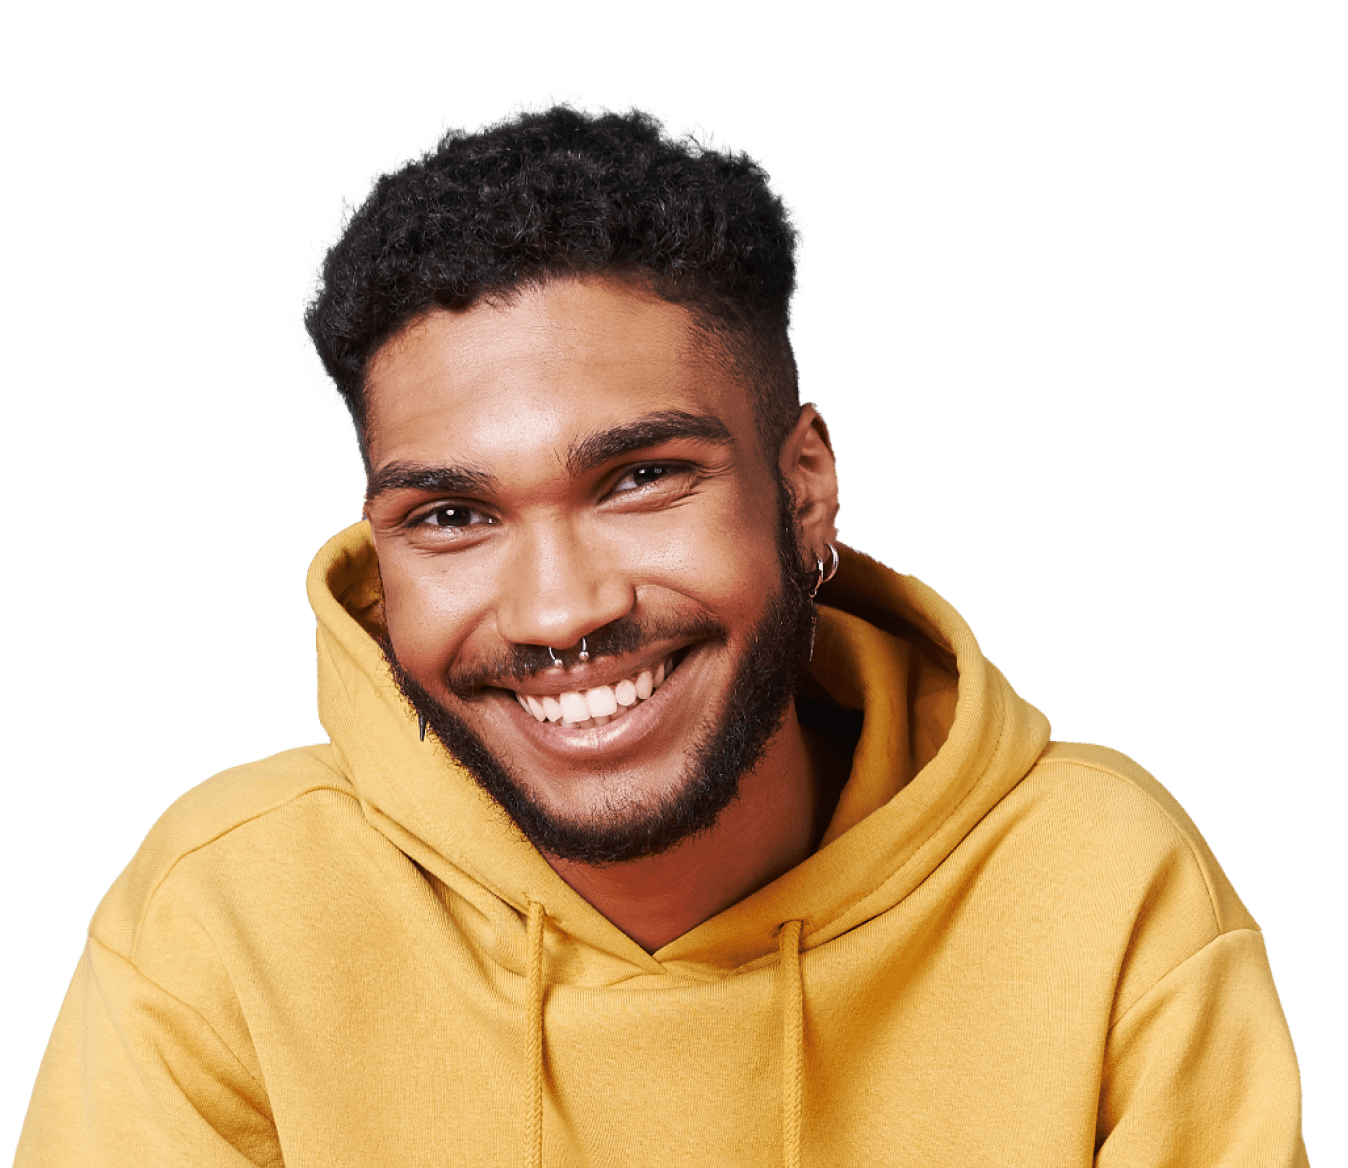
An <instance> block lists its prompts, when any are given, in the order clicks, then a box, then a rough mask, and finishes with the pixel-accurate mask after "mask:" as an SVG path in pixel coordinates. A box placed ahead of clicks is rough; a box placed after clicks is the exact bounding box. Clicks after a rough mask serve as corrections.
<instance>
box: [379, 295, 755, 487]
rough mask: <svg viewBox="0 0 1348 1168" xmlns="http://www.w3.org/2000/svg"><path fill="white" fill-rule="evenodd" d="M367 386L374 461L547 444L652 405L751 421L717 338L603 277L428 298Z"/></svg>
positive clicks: (504, 452)
mask: <svg viewBox="0 0 1348 1168" xmlns="http://www.w3.org/2000/svg"><path fill="white" fill-rule="evenodd" d="M367 392H368V394H369V401H368V420H369V442H370V455H371V463H372V465H373V466H374V467H375V468H378V467H379V466H381V465H383V464H385V463H388V462H390V461H394V460H401V459H412V460H417V461H426V460H442V459H444V458H445V457H447V456H452V457H453V458H455V459H456V460H460V461H464V460H466V461H478V462H482V461H490V462H496V461H498V460H501V459H509V458H511V457H512V456H518V457H521V458H533V459H537V458H538V457H540V456H542V455H544V452H552V453H554V454H556V455H558V456H560V455H561V454H562V452H564V450H565V449H566V447H567V446H568V445H570V444H572V443H573V442H574V441H575V440H576V438H577V436H578V435H583V434H585V433H588V432H593V431H597V430H602V429H604V428H606V427H612V426H617V425H621V424H623V422H624V421H626V420H628V419H630V418H633V417H636V416H640V415H642V414H646V413H651V412H655V411H668V410H680V411H684V412H688V413H693V414H709V415H711V416H714V417H717V418H719V419H720V420H721V421H723V422H724V423H725V425H726V427H727V428H728V429H730V431H731V433H732V434H734V435H736V437H737V438H745V437H747V435H748V428H751V427H752V424H753V422H752V408H751V406H750V403H749V401H748V395H747V393H746V392H745V390H744V388H743V386H742V385H741V383H740V382H739V380H738V379H737V378H736V377H735V375H734V368H733V364H732V362H731V360H730V359H729V358H728V356H727V354H726V353H725V352H724V350H723V349H722V347H721V345H720V344H719V342H715V341H713V340H710V339H708V338H707V337H706V336H705V334H703V333H702V332H701V331H700V330H699V329H698V328H697V327H696V324H695V322H694V319H693V317H692V315H691V314H690V313H689V312H688V311H687V310H686V309H684V308H681V307H679V306H677V305H673V304H669V303H668V302H666V301H663V300H660V299H658V298H657V297H654V296H650V295H648V294H645V293H643V292H641V291H638V290H635V289H633V288H631V287H629V286H627V285H625V284H622V283H620V282H617V281H609V280H584V281H577V280H566V281H558V282H554V283H550V284H548V285H545V286H543V287H530V288H526V289H523V290H521V291H520V292H519V293H518V294H517V295H516V296H515V297H513V298H512V299H511V300H510V301H509V302H507V303H503V304H491V303H482V304H478V305H475V306H474V307H472V308H470V309H467V310H463V311H451V310H447V309H446V310H436V311H434V312H432V313H430V314H428V315H427V316H425V317H423V318H421V319H420V320H418V321H416V322H415V323H413V324H412V325H410V326H408V327H407V328H406V329H404V330H403V331H402V332H401V333H399V334H398V335H397V336H396V337H394V338H393V339H392V340H391V341H389V342H388V343H387V344H386V345H385V346H384V347H383V348H382V349H381V350H380V351H379V352H378V353H377V354H376V355H375V358H374V360H373V361H372V362H371V366H370V372H369V376H368V378H367Z"/></svg>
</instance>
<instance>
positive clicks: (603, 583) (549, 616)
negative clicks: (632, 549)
mask: <svg viewBox="0 0 1348 1168" xmlns="http://www.w3.org/2000/svg"><path fill="white" fill-rule="evenodd" d="M635 602H636V590H635V588H634V586H633V584H632V581H631V579H630V576H629V575H628V573H627V572H626V570H625V569H624V567H623V565H622V563H621V559H620V557H618V556H616V555H615V554H613V552H612V551H611V550H610V549H609V548H607V547H606V545H605V544H604V543H603V542H602V541H595V540H593V539H586V538H585V535H584V533H583V532H582V531H578V530H577V529H576V527H575V526H574V525H570V524H565V523H556V522H554V523H551V524H548V525H546V526H544V525H540V526H539V528H537V529H535V530H527V531H526V530H521V529H517V530H516V532H515V538H514V539H513V540H512V547H511V554H510V556H509V557H508V559H507V562H506V563H505V564H504V565H503V572H502V581H501V591H500V595H499V599H498V601H497V606H496V624H497V630H498V631H499V632H500V634H501V636H502V637H504V638H505V639H506V640H508V641H510V642H512V643H513V644H517V645H541V646H547V647H551V648H554V649H569V648H571V647H572V646H573V645H578V644H579V643H580V639H581V638H582V637H586V636H589V635H590V634H592V633H593V632H594V631H595V630H596V629H599V628H602V627H603V626H604V625H607V624H610V623H611V622H613V621H615V620H617V619H618V618H619V617H621V616H625V615H626V614H627V613H629V612H630V611H631V610H632V606H633V605H634V604H635Z"/></svg>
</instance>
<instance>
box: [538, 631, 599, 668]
mask: <svg viewBox="0 0 1348 1168" xmlns="http://www.w3.org/2000/svg"><path fill="white" fill-rule="evenodd" d="M548 656H549V657H551V658H552V664H553V665H554V666H556V667H558V668H561V664H562V662H561V660H560V659H559V658H558V656H557V654H556V653H555V652H553V649H552V646H551V645H549V646H548ZM589 659H590V648H589V646H588V645H586V643H585V638H584V637H581V639H580V652H579V653H577V654H576V660H577V661H588V660H589Z"/></svg>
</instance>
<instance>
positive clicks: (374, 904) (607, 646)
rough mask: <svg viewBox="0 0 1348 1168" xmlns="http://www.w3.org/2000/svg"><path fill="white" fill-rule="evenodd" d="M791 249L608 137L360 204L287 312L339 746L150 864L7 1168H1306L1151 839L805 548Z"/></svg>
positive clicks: (314, 580) (482, 166)
mask: <svg viewBox="0 0 1348 1168" xmlns="http://www.w3.org/2000/svg"><path fill="white" fill-rule="evenodd" d="M793 245H794V237H793V234H792V231H791V229H790V227H789V224H788V222H787V219H786V216H785V213H784V211H783V208H782V206H781V204H780V202H779V201H778V200H777V199H776V198H775V197H774V196H773V195H772V194H771V193H770V191H769V190H768V188H767V186H766V181H765V177H764V175H763V174H762V172H761V171H760V170H759V169H758V168H757V167H756V166H754V164H752V163H751V162H749V161H748V160H747V159H744V158H742V157H737V156H733V155H722V154H717V153H714V152H709V151H700V150H697V149H695V148H693V147H690V146H686V145H683V144H679V143H673V142H670V141H667V140H665V139H664V138H662V137H661V135H660V132H659V128H658V127H657V126H656V125H655V124H654V123H652V122H651V121H650V120H649V119H646V118H644V117H642V116H640V115H631V116H628V117H615V116H605V117H600V118H586V117H583V116H581V115H578V114H576V113H574V112H572V111H569V110H565V109H558V110H553V111H550V112H549V113H546V114H541V115H531V116H526V117H522V118H520V119H518V120H516V121H514V122H511V123H507V124H504V125H502V126H499V127H496V128H494V129H492V130H489V131H486V132H484V133H481V134H477V135H469V136H465V135H458V134H451V135H450V136H448V137H447V138H446V139H445V140H444V141H443V142H442V143H441V145H440V147H439V149H438V150H437V151H436V152H434V153H433V154H431V155H429V156H427V158H425V159H424V160H422V161H421V162H419V163H416V164H414V165H412V166H409V167H407V168H406V169H405V170H403V171H402V172H400V173H398V174H395V175H392V176H389V177H386V178H385V179H383V180H381V182H380V183H379V184H378V185H377V187H376V189H375V191H374V193H373V194H372V195H371V197H370V199H369V201H368V202H367V203H366V205H365V206H364V207H363V208H362V209H361V210H360V211H359V212H358V213H357V214H356V216H355V217H354V218H353V219H352V221H351V223H350V224H349V226H348V227H347V230H346V232H345V234H344V236H343V238H342V240H341V241H340V242H339V243H338V244H337V246H336V247H335V248H334V249H333V251H332V252H331V253H330V254H329V256H328V259H327V262H326V265H325V268H324V274H323V287H322V290H321V292H320V294H319V296H318V298H317V300H316V301H315V303H314V305H313V307H312V308H311V311H310V314H309V317H308V325H309V330H310V333H311V335H312V336H313V338H314V340H315V342H316V344H317V346H318V349H319V352H320V355H321V356H322V358H323V361H324V364H325V366H326V367H327V369H328V371H329V372H330V373H331V374H332V376H333V377H334V379H335V380H336V382H337V385H338V388H339V390H340V391H341V392H342V393H343V395H344V397H345V398H346V400H347V402H348V404H349V406H350V408H351V411H352V415H353V417H354V419H355V421H356V427H357V433H358V436H359V439H360V447H361V452H362V455H363V457H364V459H365V463H366V467H367V471H368V491H367V499H366V508H365V514H366V520H367V522H366V523H363V524H361V525H358V526H357V527H355V528H352V529H351V530H349V531H346V532H343V533H342V534H341V535H339V536H338V537H336V538H335V539H334V540H333V541H332V542H330V543H329V544H328V545H327V546H326V547H325V548H324V549H323V550H322V551H321V552H320V553H319V556H318V558H317V559H316V561H315V563H314V566H313V569H312V570H311V574H310V579H309V586H310V594H311V598H312V600H313V604H314V608H315V611H316V612H317V615H318V620H319V642H318V648H319V674H320V677H319V687H320V688H319V695H320V706H321V711H322V716H323V721H324V725H325V726H326V727H327V729H328V730H329V732H330V734H331V736H332V742H331V743H330V744H329V745H325V746H321V747H312V748H308V749H304V750H299V751H294V752H290V753H288V754H284V755H280V756H278V757H276V758H273V759H269V760H266V761H265V762H262V763H257V764H253V765H251V766H247V767H243V768H240V769H239V770H236V771H231V772H227V773H226V774H224V775H221V776H217V777H216V778H215V779H213V780H211V781H210V782H208V783H206V784H204V785H203V786H201V787H199V788H197V789H196V790H195V791H193V792H191V793H189V794H188V795H187V796H185V797H184V799H183V800H181V801H180V802H179V803H178V804H177V805H175V807H174V808H173V809H172V810H171V811H170V812H169V813H168V814H167V815H166V816H165V817H164V819H163V820H161V822H160V823H159V824H158V825H157V826H156V828H155V829H154V831H153V832H152V833H151V835H150V837H149V839H148V840H147V841H146V844H145V845H144V847H143V848H142V850H141V852H140V853H139V854H138V856H137V857H136V859H135V860H134V861H133V863H132V864H131V866H130V867H129V868H128V869H127V871H126V873H124V874H123V876H122V877H121V879H120V880H119V881H118V883H117V884H116V885H115V886H114V888H113V890H112V891H111V892H110V893H109V895H108V897H107V898H106V899H105V901H104V903H103V905H102V906H101V907H100V909H99V911H98V914H97V915H96V917H95V919H94V922H93V924H92V926H91V930H90V940H89V945H88V948H87V950H86V954H85V957H84V958H83V960H82V962H81V964H80V967H79V970H78V972H77V974H76V978H75V982H74V985H73V986H72V989H71V991H70V995H69V997H68V999H67V1001H66V1004H65V1007H64V1009H63V1011H62V1015H61V1018H60V1020H59V1021H58V1024H57V1028H56V1032H55V1034H54V1036H53V1039H52V1043H51V1046H50V1048H49V1050H48V1053H47V1056H46V1059H45V1060H44V1063H43V1068H42V1071H41V1073H40V1076H39V1080H38V1085H37V1088H36V1090H35V1093H34V1099H33V1104H32V1107H31V1109H30V1112H29V1118H28V1122H27V1125H26V1127H25V1130H24V1135H23V1138H22V1141H21V1144H20V1151H19V1162H20V1163H21V1164H64V1163H72V1164H73V1163H79V1164H116V1163H122V1162H126V1163H135V1164H146V1163H149V1164H161V1163H164V1164H167V1163H182V1164H194V1165H215V1164H220V1165H224V1164H244V1163H254V1164H266V1165H274V1164H282V1163H284V1164H286V1165H289V1166H291V1168H294V1166H296V1165H324V1166H328V1165H341V1164H351V1165H356V1164H360V1165H368V1164H383V1163H388V1164H397V1165H400V1166H404V1165H423V1164H424V1165H431V1164H436V1165H440V1164H446V1163H450V1164H474V1165H479V1164H480V1165H496V1164H525V1165H530V1164H532V1165H542V1164H556V1165H561V1164H614V1165H642V1164H661V1165H666V1164H686V1165H693V1164H708V1163H725V1164H779V1163H785V1164H789V1165H800V1164H896V1165H897V1164H904V1165H932V1164H950V1165H961V1166H963V1165H971V1164H996V1165H999V1166H1000V1165H1008V1164H1023V1165H1046V1164H1053V1165H1069V1164H1080V1165H1088V1164H1097V1165H1100V1166H1102V1168H1110V1166H1115V1168H1117V1166H1124V1165H1127V1166H1129V1168H1142V1166H1151V1165H1162V1164H1185V1165H1194V1164H1221V1163H1248V1164H1260V1165H1293V1164H1303V1163H1305V1153H1304V1150H1303V1148H1302V1144H1301V1138H1300V1132H1299V1103H1298V1081H1297V1071H1296V1063H1295V1059H1294V1056H1293V1053H1292V1049H1291V1044H1290V1040H1289V1038H1288V1036H1287V1032H1286V1027H1285V1024H1284V1023H1283V1020H1282V1016H1281V1012H1280V1009H1279V1007H1278V1003H1277V999H1276V995H1275V993H1274V990H1273V985H1272V981H1271V978H1270V975H1269V971H1268V966H1267V962H1266V960H1265V957H1264V954H1263V949H1262V943H1261V939H1260V935H1259V933H1258V930H1257V928H1256V926H1255V924H1254V922H1253V921H1252V920H1251V919H1250V917H1249V915H1248V914H1247V913H1246V911H1245V909H1244V908H1243V906H1242V905H1241V903H1240V901H1239V900H1238V899H1237V898H1236V896H1235V893H1234V892H1233V891H1232V890H1231V888H1230V886H1229V885H1228V884H1227V882H1226V880H1225V878H1224V877H1223V875H1222V873H1221V870H1220V869H1219V867H1218V866H1217V864H1216V861H1215V860H1214V859H1213V858H1212V856H1211V854H1210V853H1209V852H1208V850H1207V848H1206V846H1205V845H1204V844H1203V841H1202V839H1201V837H1200V836H1199V835H1198V833H1197V832H1196V831H1195V829H1194V828H1193V826H1192V824H1190V822H1189V821H1188V819H1187V818H1186V817H1185V815H1184V813H1183V812H1182V811H1181V810H1180V808H1179V807H1178V806H1177V805H1176V804H1175V803H1174V802H1173V800H1172V799H1171V798H1170V797H1169V796H1168V795H1167V794H1166V792H1165V791H1164V790H1162V789H1161V788H1160V787H1159V786H1158V785H1157V784H1156V783H1155V781H1154V780H1153V779H1151V778H1150V776H1148V775H1146V774H1145V773H1144V772H1142V771H1141V770H1140V769H1139V768H1138V767H1136V766H1135V765H1134V764H1133V763H1131V762H1130V761H1129V760H1127V759H1126V758H1124V757H1122V756H1120V755H1117V754H1114V753H1112V752H1110V751H1107V750H1104V749H1101V748H1097V747H1080V746H1065V745H1062V744H1056V743H1050V742H1049V740H1048V726H1047V723H1046V722H1045V720H1044V718H1043V717H1042V716H1041V715H1040V714H1039V713H1038V712H1037V711H1036V710H1034V709H1033V708H1031V707H1030V706H1029V705H1027V704H1026V703H1025V702H1023V701H1021V700H1020V699H1019V698H1018V697H1017V696H1016V695H1015V693H1014V692H1013V691H1012V690H1011V688H1010V687H1009V686H1008V684H1007V683H1006V682H1005V681H1004V680H1003V678H1002V677H1001V675H1000V674H999V673H998V672H997V671H996V669H994V668H993V667H992V665H991V664H990V663H988V662H987V661H986V660H985V659H984V658H983V657H982V656H981V654H980V653H979V651H978V647H977V644H976V642H975V641H974V639H973V636H972V634H971V633H970V632H969V630H968V629H967V627H966V626H965V625H964V624H963V623H962V622H961V620H960V619H959V617H958V616H957V615H956V614H955V613H954V612H953V611H952V610H951V609H950V608H949V607H948V606H947V605H946V604H945V603H944V602H942V601H941V600H940V598H939V597H937V596H935V595H934V594H933V593H932V592H931V591H930V590H928V589H926V588H925V587H924V586H922V585H921V584H919V583H917V582H916V581H914V580H912V579H909V578H904V577H899V576H896V575H894V574H892V573H890V572H889V571H888V570H886V569H884V568H883V567H881V566H880V565H878V564H876V563H874V562H873V561H870V560H868V559H866V558H865V557H864V556H861V555H859V554H857V553H854V552H850V551H848V550H846V549H842V548H840V547H839V545H838V544H837V540H836V530H835V518H836V513H837V487H836V480H835V477H834V466H833V455H832V452H831V449H830V446H829V441H828V434H827V431H826V429H825V428H824V424H823V422H822V420H821V419H820V418H819V416H818V415H817V414H816V413H815V411H814V410H813V408H812V407H810V406H804V407H801V406H800V405H799V404H798V398H797V391H796V379H795V368H794V362H793V359H792V356H791V349H790V344H789V341H788V339H787V324H788V308H789V301H790V295H791V291H792V287H793V283H794V258H793Z"/></svg>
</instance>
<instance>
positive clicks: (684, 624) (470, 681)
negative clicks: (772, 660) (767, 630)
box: [445, 614, 729, 700]
mask: <svg viewBox="0 0 1348 1168" xmlns="http://www.w3.org/2000/svg"><path fill="white" fill-rule="evenodd" d="M728 638H729V630H728V629H727V628H726V626H725V625H723V624H722V623H721V622H720V621H717V620H714V619H712V617H710V616H708V615H706V614H700V615H698V616H684V617H680V616H679V615H677V614H671V615H670V616H666V617H662V618H659V619H643V618H640V617H634V616H625V617H619V618H618V619H617V620H616V621H613V622H612V623H611V624H607V625H604V626H603V627H602V628H599V629H596V630H595V631H594V632H592V633H586V634H585V648H586V650H587V651H588V652H589V654H590V657H589V660H590V661H595V660H598V659H600V658H604V657H618V656H621V655H623V654H631V653H637V652H639V651H640V650H641V649H643V648H645V647H646V646H647V645H653V644H656V643H657V642H659V641H687V642H692V641H722V642H724V641H726V640H727V639H728ZM554 652H556V654H557V660H558V661H561V662H563V663H564V664H568V665H569V664H573V663H574V662H575V661H576V653H577V648H576V647H569V648H567V649H565V650H554ZM553 666H554V662H553V659H552V654H551V653H550V652H549V651H548V647H547V646H546V645H507V646H503V647H502V648H501V649H499V650H497V651H495V652H492V653H489V654H487V655H486V656H484V657H480V658H478V659H477V660H475V661H471V662H465V663H464V664H463V665H461V666H458V667H456V668H454V669H452V670H450V672H449V673H448V674H446V675H445V685H446V687H447V688H448V689H449V691H450V693H452V694H453V695H454V696H455V697H458V698H462V699H464V700H470V699H472V698H474V697H477V696H478V695H479V694H481V693H482V691H483V690H485V689H507V688H509V683H510V682H520V681H527V680H529V679H530V678H532V677H536V676H537V675H538V674H540V673H544V672H546V671H547V670H549V669H551V668H553Z"/></svg>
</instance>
